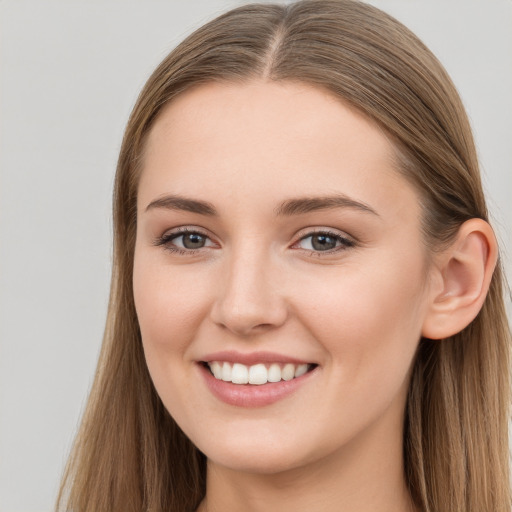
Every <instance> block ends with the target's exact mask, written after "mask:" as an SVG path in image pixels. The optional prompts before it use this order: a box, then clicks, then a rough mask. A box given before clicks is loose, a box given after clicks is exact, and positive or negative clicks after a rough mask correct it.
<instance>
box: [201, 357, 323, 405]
mask: <svg viewBox="0 0 512 512" xmlns="http://www.w3.org/2000/svg"><path fill="white" fill-rule="evenodd" d="M198 366H199V369H200V371H201V374H202V375H203V378H204V379H205V381H206V385H207V386H208V388H209V390H210V391H211V392H212V394H213V395H214V396H215V397H217V398H218V399H219V400H222V401H223V402H225V403H227V404H229V405H234V406H236V407H264V406H265V405H270V404H273V403H275V402H278V401H279V400H282V399H283V398H286V397H287V396H289V395H291V394H293V393H294V392H295V391H297V390H298V389H299V388H300V387H301V386H302V385H303V384H304V383H306V382H307V381H308V379H309V378H310V377H311V376H312V374H313V373H316V372H315V369H314V370H312V371H309V372H307V373H305V374H304V375H301V376H300V377H296V378H294V379H292V380H281V381H279V382H268V383H267V384H262V385H256V384H233V383H232V382H225V381H223V380H219V379H216V378H215V377H214V376H213V375H212V374H211V372H210V370H209V369H208V368H206V367H205V366H204V365H203V364H198Z"/></svg>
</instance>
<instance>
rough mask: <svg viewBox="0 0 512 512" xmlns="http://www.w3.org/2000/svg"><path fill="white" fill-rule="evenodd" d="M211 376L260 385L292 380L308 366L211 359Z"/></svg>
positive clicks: (235, 382) (306, 369) (239, 382)
mask: <svg viewBox="0 0 512 512" xmlns="http://www.w3.org/2000/svg"><path fill="white" fill-rule="evenodd" d="M208 366H209V367H210V370H211V372H212V373H213V376H214V377H215V378H216V379H218V380H223V381H225V382H232V383H233V384H255V385H261V384H266V383H267V382H279V381H281V380H286V381H288V380H292V379H293V378H297V377H300V376H302V375H304V374H305V373H306V372H307V371H308V368H309V365H308V364H298V365H295V364H291V363H287V364H285V365H284V366H281V365H280V364H278V363H272V364H271V365H270V366H269V367H268V368H267V366H266V365H265V364H263V363H259V364H253V365H252V366H246V365H245V364H240V363H234V364H233V365H231V363H228V362H225V361H224V362H221V361H212V362H210V363H208Z"/></svg>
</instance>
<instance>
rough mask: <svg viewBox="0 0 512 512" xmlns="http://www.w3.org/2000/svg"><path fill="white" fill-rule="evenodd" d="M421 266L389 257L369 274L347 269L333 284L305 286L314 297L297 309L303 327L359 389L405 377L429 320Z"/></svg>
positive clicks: (315, 282) (340, 373) (337, 369)
mask: <svg viewBox="0 0 512 512" xmlns="http://www.w3.org/2000/svg"><path fill="white" fill-rule="evenodd" d="M421 261H422V260H421V258H418V256H416V257H415V258H410V259H407V258H403V259H401V261H397V259H396V255H394V256H393V255H390V257H389V258H388V259H387V260H386V258H385V255H384V256H383V257H382V258H381V259H380V260H379V261H378V262H376V261H373V264H372V265H365V270H364V271H363V270H362V268H361V267H360V266H359V265H358V266H357V267H356V266H355V265H354V266H349V265H347V266H345V267H343V268H339V269H335V272H336V273H337V274H338V275H333V276H332V279H316V280H310V281H309V282H308V283H306V284H305V286H306V288H305V289H309V293H308V294H307V296H303V298H302V304H301V306H300V307H299V308H298V309H300V310H301V311H302V312H303V316H302V322H303V323H304V324H305V325H307V327H308V330H309V331H310V332H311V333H312V335H313V337H314V338H315V339H317V340H318V341H319V342H320V343H321V344H322V345H323V347H324V349H325V351H326V353H327V354H329V357H330V367H331V368H332V371H333V372H337V374H338V376H339V378H342V379H344V380H346V381H347V382H348V381H350V382H351V383H352V385H354V386H357V383H358V382H360V383H361V385H363V384H368V383H369V382H373V383H374V384H377V383H378V382H379V383H380V385H382V384H383V383H384V382H386V381H388V382H389V383H390V385H393V386H396V385H398V384H400V382H401V380H403V379H404V378H405V376H406V375H407V372H408V370H409V367H410V364H411V362H412V358H413V357H414V353H415V350H416V347H417V344H418V342H419V339H420V334H421V326H422V322H423V316H424V305H425V300H424V298H425V290H424V286H423V282H424V274H423V267H422V266H421V264H420V263H421ZM411 262H412V263H411ZM334 283H337V284H336V285H334Z"/></svg>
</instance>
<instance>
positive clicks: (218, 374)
mask: <svg viewBox="0 0 512 512" xmlns="http://www.w3.org/2000/svg"><path fill="white" fill-rule="evenodd" d="M210 369H211V371H212V373H213V375H215V378H216V379H219V380H220V379H222V365H221V364H220V363H219V362H218V361H214V362H213V363H211V364H210Z"/></svg>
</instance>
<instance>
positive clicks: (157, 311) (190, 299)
mask: <svg viewBox="0 0 512 512" xmlns="http://www.w3.org/2000/svg"><path fill="white" fill-rule="evenodd" d="M201 283H202V280H201V278H200V276H197V275H190V272H187V271H184V270H182V269H180V268H179V267H178V268H176V267H174V268H173V267H171V266H167V267H166V266H162V264H161V263H158V262H155V261H153V260H152V259H150V258H145V257H144V256H137V257H136V258H135V264H134V274H133V290H134V299H135V308H136V311H137V317H138V321H139V326H140V330H141V335H142V342H143V345H144V351H145V353H146V358H147V359H148V365H150V364H151V362H152V359H154V358H159V359H160V360H161V361H162V363H163V361H164V359H161V357H160V356H163V355H165V356H166V357H174V356H178V355H179V356H180V357H181V356H183V354H184V353H185V351H186V349H187V347H188V346H189V344H190V342H191V341H192V340H193V338H194V336H195V334H196V332H197V330H198V329H199V327H200V325H201V322H202V320H203V319H204V317H205V315H206V314H207V310H208V306H207V304H208V302H209V299H208V297H207V296H206V294H205V287H204V286H202V284H201ZM153 356H154V357H153ZM150 370H151V368H150Z"/></svg>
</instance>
